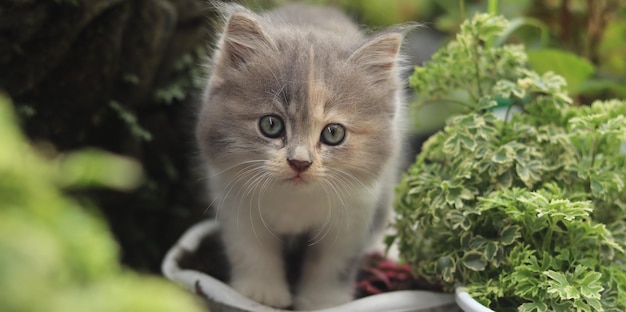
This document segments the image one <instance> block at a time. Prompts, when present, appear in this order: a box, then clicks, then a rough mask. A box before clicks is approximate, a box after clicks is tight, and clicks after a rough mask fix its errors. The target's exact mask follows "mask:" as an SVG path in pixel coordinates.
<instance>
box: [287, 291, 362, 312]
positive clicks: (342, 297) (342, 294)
mask: <svg viewBox="0 0 626 312" xmlns="http://www.w3.org/2000/svg"><path fill="white" fill-rule="evenodd" d="M352 299H353V297H352V295H351V294H350V293H349V292H347V291H345V290H344V289H341V290H340V289H337V288H333V289H328V290H322V291H308V292H303V293H302V294H298V296H297V297H296V300H295V301H296V302H295V307H296V310H317V309H324V308H330V307H335V306H338V305H341V304H344V303H346V302H350V301H352Z"/></svg>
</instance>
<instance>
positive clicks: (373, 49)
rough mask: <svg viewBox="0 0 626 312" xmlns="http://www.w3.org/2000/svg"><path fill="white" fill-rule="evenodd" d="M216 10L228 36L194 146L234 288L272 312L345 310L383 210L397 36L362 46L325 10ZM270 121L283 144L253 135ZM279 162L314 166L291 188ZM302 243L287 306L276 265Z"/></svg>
mask: <svg viewBox="0 0 626 312" xmlns="http://www.w3.org/2000/svg"><path fill="white" fill-rule="evenodd" d="M222 10H223V12H225V20H226V25H225V28H224V33H223V35H222V36H221V39H220V41H219V42H218V46H217V50H216V52H215V54H214V55H213V58H212V60H211V64H210V67H211V69H212V71H211V76H210V78H209V80H208V82H207V87H206V90H205V93H204V97H203V103H202V107H201V110H200V116H199V122H198V124H197V130H196V137H197V141H198V145H199V147H200V150H201V152H202V156H203V159H204V160H205V162H206V164H207V166H208V169H209V173H208V176H209V185H210V189H211V192H212V195H213V196H212V197H213V198H214V199H215V205H216V207H217V210H218V211H217V217H218V219H219V220H220V222H221V223H222V226H223V233H222V234H223V237H224V243H225V247H226V252H227V254H228V256H229V259H230V261H231V263H232V264H233V272H232V273H233V274H232V276H233V282H232V284H233V287H235V288H236V289H237V290H239V291H240V292H242V293H244V294H245V295H247V296H249V297H251V298H253V299H255V300H258V301H261V302H263V303H266V304H269V305H273V306H277V307H284V306H289V305H291V304H295V306H296V308H300V309H311V308H320V307H323V306H326V305H334V304H339V303H342V302H344V301H346V300H349V298H350V294H349V291H350V288H351V287H350V279H351V278H347V277H352V276H353V275H354V274H353V272H354V269H353V268H354V262H355V260H354V259H357V258H358V255H359V253H360V252H361V251H362V250H363V248H365V247H366V245H367V243H368V242H369V241H370V240H371V237H370V236H371V235H372V229H373V228H380V227H381V224H383V223H384V222H383V220H377V219H381V218H385V217H386V214H387V213H386V211H387V210H388V207H389V206H390V201H391V196H390V194H392V193H393V184H394V182H395V179H396V175H397V170H398V157H399V154H400V145H401V143H400V142H401V139H402V127H403V122H402V115H403V112H402V97H401V90H402V82H401V80H400V78H399V73H400V68H399V66H398V62H399V60H398V58H399V57H398V51H399V48H400V44H401V41H402V37H403V34H404V32H405V31H406V30H407V28H406V27H405V28H395V29H391V30H387V31H385V32H382V33H380V34H376V35H374V36H372V37H369V38H367V37H366V36H365V35H363V34H362V33H361V32H360V31H359V30H358V27H357V26H356V25H355V24H354V23H352V22H351V21H350V20H349V19H348V18H347V17H346V16H345V15H343V14H342V13H340V12H339V11H337V10H334V9H330V8H313V7H307V6H303V5H292V6H286V7H283V8H279V9H277V10H274V11H271V12H268V13H266V14H264V15H257V14H254V13H252V12H250V11H248V10H246V9H244V8H242V7H240V6H224V7H223V8H222ZM270 114H271V115H277V116H279V117H281V118H282V119H283V120H284V122H285V135H284V136H282V137H279V138H274V139H271V138H268V137H265V136H264V135H263V134H262V133H261V131H260V130H259V120H260V118H261V117H263V116H266V115H270ZM331 123H338V124H341V125H342V126H344V127H345V129H346V137H345V139H344V141H343V143H341V144H339V145H337V146H329V145H325V144H323V143H322V142H321V141H320V134H321V132H322V131H323V130H324V128H325V126H326V125H328V124H331ZM287 160H296V161H299V162H307V163H308V162H310V163H311V166H310V167H308V168H307V169H306V170H304V171H303V172H301V175H300V173H297V176H296V177H294V175H296V173H294V171H293V170H292V169H291V168H290V166H289V165H288V161H287ZM301 234H308V235H309V237H311V239H310V242H309V244H310V245H311V246H310V247H308V249H309V250H308V251H307V252H306V257H305V259H304V260H303V270H302V281H301V282H300V285H299V287H296V294H295V295H294V296H293V298H292V294H291V293H289V291H288V289H287V286H286V282H285V281H284V279H285V277H284V273H282V272H281V271H279V270H278V269H277V267H278V268H281V267H283V266H284V263H282V261H283V260H282V258H281V257H279V256H276V255H275V254H276V253H278V254H280V253H281V250H282V247H280V246H282V242H281V241H280V237H281V236H284V235H301ZM251 259H254V261H252V260H251ZM255 261H256V262H255ZM259 271H262V272H259ZM269 272H271V274H270V273H269ZM264 274H265V275H264ZM261 280H263V283H264V285H263V286H259V285H260V284H261ZM259 288H262V289H259Z"/></svg>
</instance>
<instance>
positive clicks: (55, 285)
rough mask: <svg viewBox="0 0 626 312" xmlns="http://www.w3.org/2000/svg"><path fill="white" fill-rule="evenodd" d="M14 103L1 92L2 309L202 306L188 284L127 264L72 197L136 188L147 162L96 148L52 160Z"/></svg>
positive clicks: (98, 224) (88, 212) (186, 308)
mask: <svg viewBox="0 0 626 312" xmlns="http://www.w3.org/2000/svg"><path fill="white" fill-rule="evenodd" d="M10 108H11V105H10V104H9V101H8V99H7V98H6V97H5V96H4V95H3V94H1V93H0V141H1V142H2V148H1V149H0V311H6V312H21V311H24V312H26V311H28V312H38V311H46V312H55V311H59V312H60V311H102V312H104V311H200V306H199V305H198V304H197V303H196V302H195V301H194V300H193V299H192V298H191V297H190V296H189V295H187V294H185V293H184V291H182V290H181V289H177V288H176V287H175V286H173V285H171V284H169V283H168V282H166V281H164V280H162V279H158V278H155V277H148V276H139V275H138V274H136V273H132V272H130V271H129V270H126V269H123V268H122V267H121V266H120V264H119V260H118V247H117V245H116V244H115V241H114V240H113V238H112V237H111V234H110V233H109V232H108V229H107V228H106V226H105V223H104V222H103V221H102V220H100V219H99V218H98V217H97V216H95V213H94V211H93V207H91V206H90V205H89V204H88V203H86V201H85V200H77V199H75V198H71V197H69V196H67V195H66V193H67V192H68V191H71V190H76V189H77V188H83V187H92V186H107V187H110V188H115V189H118V190H128V189H130V188H132V187H134V186H136V185H137V184H138V182H139V181H140V180H139V179H140V177H141V170H140V168H139V166H138V165H137V164H136V163H135V162H133V161H130V160H128V159H125V158H121V157H118V156H113V155H110V154H106V153H104V152H97V151H93V150H92V151H89V150H87V151H83V152H79V153H72V154H67V155H65V156H57V157H55V158H54V159H48V158H44V157H42V156H41V155H40V153H37V152H36V151H35V150H34V149H33V148H32V147H31V146H30V145H29V144H28V143H27V141H26V140H25V138H24V137H23V136H22V135H21V133H19V130H18V127H17V123H16V120H15V118H14V115H13V112H12V111H11V109H10Z"/></svg>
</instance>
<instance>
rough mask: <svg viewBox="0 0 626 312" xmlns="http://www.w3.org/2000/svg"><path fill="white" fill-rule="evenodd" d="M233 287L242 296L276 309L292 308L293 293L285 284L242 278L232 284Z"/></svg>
mask: <svg viewBox="0 0 626 312" xmlns="http://www.w3.org/2000/svg"><path fill="white" fill-rule="evenodd" d="M231 286H232V287H233V288H234V289H235V290H237V291H238V292H239V293H241V294H242V295H244V296H246V297H248V298H250V299H252V300H254V301H257V302H260V303H262V304H265V305H268V306H272V307H275V308H286V307H289V306H291V304H292V301H291V293H289V288H288V286H287V284H286V283H285V282H280V281H272V280H263V279H261V280H259V279H254V278H241V279H238V280H235V281H233V282H231Z"/></svg>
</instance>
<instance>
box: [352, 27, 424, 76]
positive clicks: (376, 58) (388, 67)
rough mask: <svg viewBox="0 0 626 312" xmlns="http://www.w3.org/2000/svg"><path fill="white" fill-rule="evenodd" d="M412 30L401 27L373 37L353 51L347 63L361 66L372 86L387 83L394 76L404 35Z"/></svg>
mask: <svg viewBox="0 0 626 312" xmlns="http://www.w3.org/2000/svg"><path fill="white" fill-rule="evenodd" d="M412 28H413V26H409V27H402V28H398V29H393V30H391V31H388V32H385V33H382V34H379V35H377V36H375V37H374V38H372V39H370V40H369V41H368V42H366V43H365V44H363V45H362V46H361V47H359V48H358V49H357V50H356V51H354V53H352V55H351V56H350V58H349V59H348V61H352V62H355V63H356V64H359V65H360V66H363V67H364V68H365V69H366V70H367V72H368V73H369V74H370V76H371V78H372V79H373V82H374V84H378V83H381V82H385V81H389V80H390V79H391V78H393V77H395V75H396V70H397V63H398V55H399V52H400V46H401V45H402V40H403V39H404V35H405V33H406V32H407V31H408V30H410V29H412Z"/></svg>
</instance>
